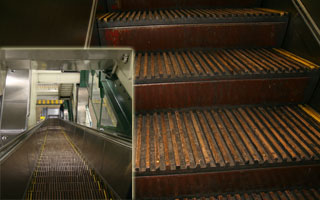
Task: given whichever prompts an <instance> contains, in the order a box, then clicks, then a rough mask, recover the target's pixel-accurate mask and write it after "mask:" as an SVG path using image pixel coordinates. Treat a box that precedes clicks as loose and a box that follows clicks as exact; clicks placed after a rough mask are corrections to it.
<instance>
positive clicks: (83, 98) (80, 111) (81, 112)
mask: <svg viewBox="0 0 320 200" xmlns="http://www.w3.org/2000/svg"><path fill="white" fill-rule="evenodd" d="M88 100H89V94H88V89H87V88H78V106H77V123H78V124H81V125H84V126H86V115H87V113H86V108H87V105H88Z"/></svg>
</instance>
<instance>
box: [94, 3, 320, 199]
mask: <svg viewBox="0 0 320 200" xmlns="http://www.w3.org/2000/svg"><path fill="white" fill-rule="evenodd" d="M108 3H109V7H110V8H112V9H110V11H109V12H108V13H107V14H105V15H103V16H101V17H99V18H98V26H99V33H100V41H101V44H102V45H108V46H110V45H112V46H132V47H134V48H135V49H136V65H135V108H136V120H135V124H136V125H135V129H136V133H135V148H136V149H135V175H136V181H135V183H136V185H135V188H136V193H135V194H136V197H137V198H192V199H206V198H208V199H228V200H229V199H319V184H320V181H319V180H320V165H319V164H320V162H319V158H320V123H319V122H320V114H319V113H317V111H316V110H314V109H313V108H312V107H311V106H309V105H308V102H309V100H310V98H311V97H312V95H313V92H314V90H315V88H316V85H317V82H318V80H319V73H320V71H319V66H317V65H316V64H314V63H312V62H310V61H308V60H305V59H303V58H301V57H299V56H297V55H294V54H292V53H290V52H288V51H286V50H284V49H281V44H282V42H283V40H284V37H285V33H286V29H287V23H288V19H289V14H288V13H286V12H283V11H278V10H270V9H265V8H259V6H260V5H261V1H256V0H247V1H234V0H225V1H220V0H217V1H207V0H200V1H190V0H186V1H183V0H173V1H166V0H164V1H144V0H137V1H133V0H117V1H109V2H108Z"/></svg>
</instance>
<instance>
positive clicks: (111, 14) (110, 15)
mask: <svg viewBox="0 0 320 200" xmlns="http://www.w3.org/2000/svg"><path fill="white" fill-rule="evenodd" d="M114 14H115V13H114V12H112V13H110V14H109V15H108V16H106V17H105V18H104V19H103V20H104V21H105V22H108V18H110V17H112V16H113V15H114Z"/></svg>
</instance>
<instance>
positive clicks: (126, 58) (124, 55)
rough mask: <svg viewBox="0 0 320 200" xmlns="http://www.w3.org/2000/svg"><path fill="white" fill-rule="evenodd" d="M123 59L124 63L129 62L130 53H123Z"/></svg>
mask: <svg viewBox="0 0 320 200" xmlns="http://www.w3.org/2000/svg"><path fill="white" fill-rule="evenodd" d="M121 60H122V62H123V63H124V64H127V63H128V61H129V55H128V54H123V55H122V58H121Z"/></svg>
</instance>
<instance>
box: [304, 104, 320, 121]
mask: <svg viewBox="0 0 320 200" xmlns="http://www.w3.org/2000/svg"><path fill="white" fill-rule="evenodd" d="M299 107H300V108H301V109H302V110H304V111H305V112H306V113H307V114H308V115H310V116H311V117H312V118H313V119H315V120H316V121H318V122H319V123H320V114H319V113H318V112H317V111H315V110H314V109H313V108H311V107H310V106H308V105H305V106H303V105H299Z"/></svg>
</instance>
